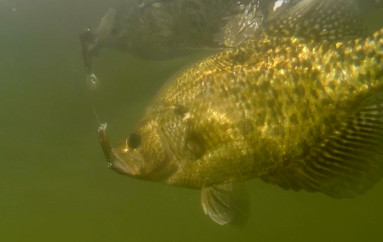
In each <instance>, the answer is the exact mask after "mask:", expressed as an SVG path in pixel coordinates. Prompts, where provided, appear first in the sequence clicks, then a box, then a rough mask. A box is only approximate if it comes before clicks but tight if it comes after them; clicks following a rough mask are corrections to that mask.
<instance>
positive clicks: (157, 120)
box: [99, 108, 182, 181]
mask: <svg viewBox="0 0 383 242" xmlns="http://www.w3.org/2000/svg"><path fill="white" fill-rule="evenodd" d="M168 113H169V110H163V109H161V108H160V109H158V110H156V112H155V113H151V114H150V115H149V117H150V118H146V119H145V120H144V121H142V122H141V124H140V125H139V127H138V128H136V129H135V131H133V132H132V133H131V134H130V135H128V137H127V138H126V139H125V140H124V141H123V142H122V143H121V144H120V145H118V146H116V147H113V148H111V147H110V146H109V143H108V142H107V139H106V133H105V129H101V128H100V129H99V134H100V141H101V145H102V146H103V149H104V153H105V155H106V157H107V160H108V164H109V167H110V168H112V169H113V170H115V171H117V172H119V173H121V174H124V175H127V176H130V177H134V178H139V179H145V180H152V181H165V180H166V178H168V177H169V176H170V175H171V174H173V173H174V172H175V171H176V170H177V169H178V167H179V163H178V159H177V158H176V153H175V152H176V151H177V149H178V147H179V146H180V144H179V140H178V138H175V137H182V135H180V134H176V133H175V132H177V128H176V126H177V125H178V124H179V123H178V122H177V121H178V120H174V119H172V118H171V116H170V115H167V114H168ZM147 116H148V115H147ZM147 116H146V117H147ZM105 128H106V127H105ZM100 130H101V131H100ZM178 131H180V129H178ZM103 137H104V138H103ZM176 145H177V146H176Z"/></svg>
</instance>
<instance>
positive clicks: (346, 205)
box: [0, 0, 383, 242]
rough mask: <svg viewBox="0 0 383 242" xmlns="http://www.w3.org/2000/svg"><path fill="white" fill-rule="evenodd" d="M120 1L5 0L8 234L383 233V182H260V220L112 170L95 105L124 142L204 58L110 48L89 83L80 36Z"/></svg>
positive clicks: (321, 236)
mask: <svg viewBox="0 0 383 242" xmlns="http://www.w3.org/2000/svg"><path fill="white" fill-rule="evenodd" d="M113 2H114V1H103V0H97V1H95V0H93V1H92V0H33V1H32V0H0V84H1V85H0V110H1V111H0V138H1V139H0V151H1V153H0V154H1V158H0V241H130V242H136V241H221V242H223V241H260V242H268V241H294V242H300V241H338V242H339V241H349V242H351V241H368V242H375V241H376V242H377V241H381V240H382V237H383V230H382V226H383V222H382V221H383V182H380V183H378V184H377V185H376V186H375V187H374V188H373V189H372V190H370V191H368V192H367V194H365V195H363V196H360V197H358V198H355V199H350V200H335V199H331V198H328V197H326V196H325V195H321V194H309V193H306V192H298V193H296V192H291V191H284V190H282V189H280V188H276V187H272V186H270V185H266V184H264V183H262V182H260V181H250V182H248V183H247V184H246V186H247V188H248V190H249V193H250V195H251V215H250V220H249V222H248V224H247V225H246V226H245V227H243V228H233V227H230V226H219V225H216V224H214V222H212V221H211V220H210V219H209V218H208V217H207V216H205V215H203V213H202V210H201V208H200V203H199V192H198V191H194V190H188V189H181V188H174V187H169V186H166V185H161V184H155V183H150V182H143V181H137V180H133V179H129V178H126V177H123V176H120V175H118V174H116V173H114V172H112V171H111V170H109V169H107V167H106V162H105V158H104V156H103V154H102V150H101V148H100V146H99V143H98V140H97V133H96V130H97V126H98V124H97V121H96V118H95V116H94V114H93V111H92V109H93V108H94V109H95V110H96V111H97V113H98V115H99V116H100V119H101V121H107V122H108V124H109V127H110V129H109V133H110V137H113V140H112V142H113V141H119V140H121V139H122V138H123V137H125V136H126V135H127V134H128V133H129V131H130V130H131V129H132V128H133V127H134V124H135V121H136V120H137V119H138V117H139V116H140V112H141V111H142V110H143V108H144V107H145V106H146V105H147V103H148V102H149V101H150V98H151V97H152V96H153V95H154V94H155V92H156V90H158V88H159V87H160V86H161V85H162V84H163V83H164V82H165V80H166V79H167V78H168V77H169V76H171V75H172V74H173V73H174V72H175V71H176V70H177V69H178V68H180V67H181V66H182V65H184V64H186V63H188V62H190V61H191V60H193V59H195V58H196V56H191V57H185V58H181V59H176V60H172V61H162V62H157V61H144V60H140V59H137V58H134V57H131V56H128V55H125V54H122V53H119V52H118V51H113V50H105V51H103V52H102V53H101V56H100V58H97V60H96V63H95V68H94V69H95V70H96V72H97V74H98V75H99V78H100V79H101V81H102V86H101V88H100V89H99V90H98V91H96V92H93V93H91V92H89V90H87V89H86V86H85V83H84V78H85V73H84V70H83V66H82V60H81V51H80V44H79V41H78V34H79V33H80V32H81V31H83V29H84V27H86V26H90V25H93V24H94V23H96V22H97V21H98V18H99V17H100V16H102V14H103V13H104V12H105V11H106V9H107V8H108V7H109V6H110V5H111V4H112V3H113ZM380 14H381V15H382V12H380ZM377 16H379V14H375V15H370V16H368V17H369V22H370V23H371V24H377V20H376V17H377ZM380 21H381V20H380ZM380 23H381V22H380Z"/></svg>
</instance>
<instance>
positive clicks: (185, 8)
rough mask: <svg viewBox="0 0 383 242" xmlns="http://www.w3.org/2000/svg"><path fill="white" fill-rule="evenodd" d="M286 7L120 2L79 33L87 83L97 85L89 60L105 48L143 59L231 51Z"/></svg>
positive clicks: (254, 1)
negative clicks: (99, 19) (90, 26)
mask: <svg viewBox="0 0 383 242" xmlns="http://www.w3.org/2000/svg"><path fill="white" fill-rule="evenodd" d="M276 2H278V4H277V3H276ZM289 5H290V1H280V0H279V1H277V0H240V1H238V0H209V1H201V0H170V1H169V0H121V1H120V2H119V4H118V5H117V6H116V7H115V8H111V9H109V10H108V11H107V12H106V13H105V15H104V16H103V17H102V19H101V21H100V23H99V25H98V26H97V27H96V28H94V29H93V30H92V29H90V28H88V29H87V30H86V31H85V32H84V33H82V34H81V35H80V39H81V44H82V51H83V59H84V64H85V69H86V72H87V78H88V79H87V83H88V84H89V86H90V87H97V85H98V83H99V80H98V79H97V76H96V75H95V74H94V72H93V70H92V59H93V57H94V56H96V55H97V54H98V52H99V51H100V50H101V49H103V48H105V47H112V48H117V49H119V50H122V51H124V52H127V53H129V54H133V55H136V56H139V57H142V58H147V59H169V58H172V57H176V56H183V55H187V54H190V53H193V52H197V51H202V50H219V49H221V48H227V47H234V46H238V45H239V44H240V43H242V42H243V41H244V40H245V39H247V38H249V37H252V36H254V34H255V32H256V31H257V30H258V29H259V27H260V26H261V25H262V23H263V22H265V21H267V20H268V19H271V18H273V17H275V16H277V15H278V14H279V13H280V12H282V10H283V9H285V8H287V7H288V6H289Z"/></svg>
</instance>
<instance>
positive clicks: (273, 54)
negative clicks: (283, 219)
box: [99, 0, 383, 224]
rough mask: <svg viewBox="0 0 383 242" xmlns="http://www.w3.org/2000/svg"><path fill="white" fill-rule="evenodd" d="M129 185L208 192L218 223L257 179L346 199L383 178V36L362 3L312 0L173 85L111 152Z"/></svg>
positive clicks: (232, 213) (205, 204)
mask: <svg viewBox="0 0 383 242" xmlns="http://www.w3.org/2000/svg"><path fill="white" fill-rule="evenodd" d="M99 135H100V141H101V144H102V148H103V150H104V153H105V155H106V158H107V161H108V164H109V166H110V167H111V168H112V169H114V170H116V171H118V172H120V173H122V174H124V175H127V176H130V177H134V178H139V179H145V180H151V181H158V182H163V183H166V184H170V185H176V186H183V187H189V188H196V189H201V204H202V208H203V210H204V212H205V214H207V215H208V216H210V218H211V219H212V220H214V221H215V222H216V223H218V224H226V223H229V222H231V221H232V220H233V219H235V218H236V216H237V215H236V214H237V211H238V207H237V205H236V204H235V198H234V197H233V192H234V187H235V186H234V185H235V184H237V183H238V182H241V181H245V180H248V179H254V178H258V179H261V180H263V181H265V182H267V183H270V184H273V185H278V186H280V187H282V188H285V189H293V190H297V191H298V190H306V191H309V192H321V193H324V194H326V195H328V196H331V197H335V198H348V197H354V196H356V195H359V194H362V193H364V192H365V191H366V190H368V189H370V188H371V187H372V186H373V185H374V184H375V183H376V182H378V181H379V180H380V178H381V177H382V175H383V149H382V147H383V28H382V29H380V30H379V31H377V32H375V33H373V34H369V35H368V36H365V33H364V32H363V30H362V29H361V28H360V25H359V21H358V17H357V6H356V5H355V3H354V1H352V0H301V1H295V4H294V6H293V7H291V8H290V9H289V10H288V11H286V12H285V13H284V14H283V15H281V16H279V17H277V18H275V19H274V20H272V21H270V23H269V24H267V25H265V27H264V28H263V30H262V31H260V32H259V33H258V35H257V36H254V37H253V38H250V39H248V40H246V41H245V42H243V43H242V44H241V45H239V46H238V47H236V48H228V49H225V50H223V51H221V52H219V53H217V54H214V55H212V56H210V57H207V58H205V59H203V60H201V61H199V62H197V63H195V64H193V65H192V66H190V67H188V68H186V69H185V70H183V71H182V72H180V73H178V74H177V75H176V76H175V77H173V78H172V79H171V80H170V81H169V82H168V83H167V84H166V85H165V86H164V87H163V88H162V89H161V90H160V92H159V93H158V95H157V96H156V97H155V98H154V100H153V102H152V104H151V105H150V106H149V107H148V108H147V110H146V111H145V113H144V115H143V118H142V120H141V122H140V123H139V125H138V126H137V128H136V129H135V130H134V131H133V132H132V133H131V134H130V135H129V136H128V138H127V139H126V140H124V142H122V144H121V145H120V146H117V147H114V148H111V147H110V145H109V142H108V139H107V135H106V124H104V125H101V126H100V128H99Z"/></svg>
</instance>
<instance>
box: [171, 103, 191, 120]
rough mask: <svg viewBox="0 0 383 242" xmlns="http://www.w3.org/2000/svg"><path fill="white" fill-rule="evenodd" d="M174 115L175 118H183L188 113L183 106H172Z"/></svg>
mask: <svg viewBox="0 0 383 242" xmlns="http://www.w3.org/2000/svg"><path fill="white" fill-rule="evenodd" d="M173 111H174V114H175V115H177V116H181V117H184V116H185V114H186V113H187V112H188V110H187V108H186V107H185V106H183V105H174V107H173Z"/></svg>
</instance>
